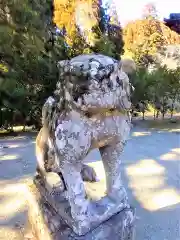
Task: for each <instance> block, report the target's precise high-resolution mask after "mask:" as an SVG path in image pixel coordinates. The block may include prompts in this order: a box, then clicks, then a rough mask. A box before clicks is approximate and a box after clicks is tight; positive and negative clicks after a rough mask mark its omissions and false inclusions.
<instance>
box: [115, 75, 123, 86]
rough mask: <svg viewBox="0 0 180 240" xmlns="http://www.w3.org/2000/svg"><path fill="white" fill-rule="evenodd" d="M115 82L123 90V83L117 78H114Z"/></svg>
mask: <svg viewBox="0 0 180 240" xmlns="http://www.w3.org/2000/svg"><path fill="white" fill-rule="evenodd" d="M116 82H117V83H118V84H119V86H120V87H122V88H123V81H122V80H121V79H120V78H119V77H118V76H117V77H116Z"/></svg>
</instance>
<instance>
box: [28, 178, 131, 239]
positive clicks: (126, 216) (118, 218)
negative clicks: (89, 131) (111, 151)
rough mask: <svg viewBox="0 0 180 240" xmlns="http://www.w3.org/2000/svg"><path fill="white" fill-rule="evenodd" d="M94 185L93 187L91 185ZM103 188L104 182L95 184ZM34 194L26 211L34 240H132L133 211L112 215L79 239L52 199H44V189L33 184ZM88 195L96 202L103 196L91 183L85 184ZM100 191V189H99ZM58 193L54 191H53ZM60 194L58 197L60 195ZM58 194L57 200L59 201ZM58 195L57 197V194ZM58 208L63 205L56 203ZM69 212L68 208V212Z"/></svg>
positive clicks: (128, 210)
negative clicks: (32, 201) (27, 211)
mask: <svg viewBox="0 0 180 240" xmlns="http://www.w3.org/2000/svg"><path fill="white" fill-rule="evenodd" d="M92 185H93V184H92ZM97 185H100V186H101V187H100V188H101V189H103V186H104V183H102V182H100V183H96V186H97ZM35 188H36V193H35V192H34V194H35V195H34V196H35V201H34V203H33V205H32V207H31V208H30V209H29V219H28V221H29V225H30V228H31V229H32V233H33V235H34V236H35V239H38V240H44V239H46V240H71V239H72V240H109V239H113V240H116V239H117V240H134V221H135V211H134V209H133V208H131V207H129V208H125V209H123V210H122V211H121V212H119V213H117V214H115V215H114V216H112V217H111V218H110V219H109V220H107V221H105V222H103V223H102V224H100V225H99V226H98V227H96V228H95V229H92V230H91V231H89V232H88V233H87V234H85V235H83V236H78V235H77V234H76V233H75V232H74V231H73V230H72V228H71V227H70V226H69V225H68V224H67V223H66V222H65V221H64V220H63V218H62V215H61V214H59V213H58V211H57V209H56V206H57V205H56V206H55V205H54V204H55V203H52V202H51V200H52V198H51V197H50V198H49V199H50V200H49V201H48V199H47V190H45V188H44V187H41V185H40V184H38V182H37V181H36V187H35ZM87 188H88V189H89V193H90V192H91V193H93V194H92V198H93V199H95V198H96V199H97V198H99V197H100V196H98V195H99V194H101V195H103V193H102V192H101V193H100V192H96V194H95V192H94V191H93V188H91V184H89V183H88V184H87ZM101 191H102V190H101ZM56 194H57V192H56ZM60 195H61V194H60ZM60 195H59V197H57V198H58V199H59V200H60ZM45 196H46V197H45ZM56 196H57V195H56ZM57 204H58V208H59V207H61V206H62V209H65V206H63V204H64V203H63V201H62V202H57ZM68 211H69V209H67V212H68Z"/></svg>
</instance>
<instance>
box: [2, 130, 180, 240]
mask: <svg viewBox="0 0 180 240" xmlns="http://www.w3.org/2000/svg"><path fill="white" fill-rule="evenodd" d="M86 161H88V162H90V164H91V165H93V166H94V167H95V169H96V171H97V173H98V175H99V177H100V178H104V172H103V167H102V163H101V161H100V155H99V152H98V151H93V152H92V153H91V154H90V155H89V156H88V157H87V159H86ZM35 165H36V161H35V154H34V138H33V137H25V136H22V137H15V138H8V139H1V140H0V239H6V240H14V239H17V240H19V239H23V238H22V235H21V229H22V228H21V227H22V226H23V224H24V223H25V222H26V216H27V201H26V199H27V189H26V188H25V186H26V184H27V183H30V182H31V180H32V177H33V175H34V172H35ZM122 170H123V180H124V183H125V185H126V187H127V189H128V195H129V200H130V203H131V204H132V205H133V206H134V207H136V211H137V217H138V219H137V230H136V232H137V233H136V240H180V129H176V130H174V131H172V130H171V131H169V130H166V131H163V130H159V131H158V130H148V129H146V128H142V127H138V126H137V127H135V128H134V129H133V131H132V134H131V137H130V139H129V141H128V144H127V146H126V148H125V150H124V153H123V154H122Z"/></svg>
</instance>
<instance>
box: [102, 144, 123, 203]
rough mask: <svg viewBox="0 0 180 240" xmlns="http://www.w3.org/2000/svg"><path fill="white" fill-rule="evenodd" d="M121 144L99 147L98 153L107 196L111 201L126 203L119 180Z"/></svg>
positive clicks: (120, 180)
mask: <svg viewBox="0 0 180 240" xmlns="http://www.w3.org/2000/svg"><path fill="white" fill-rule="evenodd" d="M123 148H124V143H123V142H118V143H116V144H115V143H113V144H112V145H107V146H104V147H101V148H100V149H99V150H100V153H101V157H102V161H103V165H104V168H105V173H106V185H107V195H108V196H109V197H111V198H112V199H114V200H116V199H117V201H122V202H127V195H126V190H125V188H124V186H123V183H122V179H121V171H122V169H121V159H120V156H121V153H122V151H123Z"/></svg>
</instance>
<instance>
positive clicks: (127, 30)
mask: <svg viewBox="0 0 180 240" xmlns="http://www.w3.org/2000/svg"><path fill="white" fill-rule="evenodd" d="M123 39H124V44H125V45H124V49H125V54H126V55H130V56H132V57H134V58H139V57H141V56H142V55H154V54H155V53H157V52H158V51H159V49H161V48H162V47H163V46H167V45H177V44H180V35H179V34H177V33H176V32H174V31H172V30H171V29H170V28H169V27H167V26H166V25H165V24H164V23H163V22H161V21H159V20H156V19H143V20H136V21H132V22H130V23H128V24H127V25H126V26H125V27H124V29H123Z"/></svg>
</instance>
